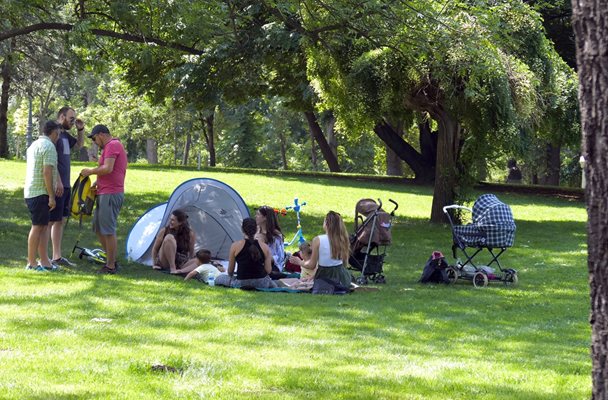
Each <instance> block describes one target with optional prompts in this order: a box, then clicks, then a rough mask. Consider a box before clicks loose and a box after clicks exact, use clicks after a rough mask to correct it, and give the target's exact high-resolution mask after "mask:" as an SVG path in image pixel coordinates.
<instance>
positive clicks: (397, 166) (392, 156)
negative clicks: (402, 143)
mask: <svg viewBox="0 0 608 400" xmlns="http://www.w3.org/2000/svg"><path fill="white" fill-rule="evenodd" d="M384 148H385V149H386V175H389V176H402V175H403V160H401V158H400V157H399V156H398V155H397V153H395V152H394V151H393V150H391V148H390V147H388V145H386V144H385V146H384Z"/></svg>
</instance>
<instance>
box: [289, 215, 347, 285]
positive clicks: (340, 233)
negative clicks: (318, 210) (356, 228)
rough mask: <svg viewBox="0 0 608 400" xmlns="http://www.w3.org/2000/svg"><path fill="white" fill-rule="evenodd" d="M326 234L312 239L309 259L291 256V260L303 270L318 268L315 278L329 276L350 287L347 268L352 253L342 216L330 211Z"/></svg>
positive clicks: (326, 223)
mask: <svg viewBox="0 0 608 400" xmlns="http://www.w3.org/2000/svg"><path fill="white" fill-rule="evenodd" d="M323 229H324V230H325V235H319V236H317V237H315V238H314V239H313V240H312V255H311V256H310V259H308V260H301V259H299V258H298V257H293V256H292V257H290V259H289V262H291V263H294V264H298V265H300V267H302V270H305V269H308V270H313V269H315V268H317V266H318V268H317V272H316V273H315V279H317V278H328V279H331V280H333V281H335V282H338V283H340V284H341V285H342V286H344V287H350V284H351V280H352V277H351V275H350V272H348V270H347V269H346V265H347V262H348V257H349V254H350V249H349V246H350V243H349V241H348V233H347V231H346V227H345V226H344V222H343V221H342V217H340V214H338V213H337V212H334V211H330V212H328V213H327V215H326V216H325V221H323Z"/></svg>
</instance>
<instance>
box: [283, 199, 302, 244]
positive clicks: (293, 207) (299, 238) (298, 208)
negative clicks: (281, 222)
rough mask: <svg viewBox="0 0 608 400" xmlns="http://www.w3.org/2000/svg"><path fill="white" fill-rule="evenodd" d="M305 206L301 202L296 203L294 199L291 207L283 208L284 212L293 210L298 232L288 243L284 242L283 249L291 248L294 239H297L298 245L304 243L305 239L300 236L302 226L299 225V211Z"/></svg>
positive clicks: (296, 200)
mask: <svg viewBox="0 0 608 400" xmlns="http://www.w3.org/2000/svg"><path fill="white" fill-rule="evenodd" d="M305 205H306V202H303V203H301V204H300V203H299V202H298V198H297V197H296V198H295V199H293V206H287V207H285V212H287V210H294V211H295V212H296V219H297V221H298V226H297V228H298V231H297V232H296V234H295V235H294V236H293V238H292V239H291V240H290V241H289V242H285V247H287V246H291V245H292V244H293V243H294V242H295V240H296V238H298V243H300V244H301V243H304V242H305V241H306V239H305V238H304V235H303V234H302V224H301V223H300V210H301V209H302V207H304V206H305ZM283 215H284V214H283Z"/></svg>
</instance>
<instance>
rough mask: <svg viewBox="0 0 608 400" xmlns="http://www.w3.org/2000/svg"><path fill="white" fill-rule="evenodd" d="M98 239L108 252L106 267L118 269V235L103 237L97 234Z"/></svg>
mask: <svg viewBox="0 0 608 400" xmlns="http://www.w3.org/2000/svg"><path fill="white" fill-rule="evenodd" d="M97 238H98V239H99V242H100V243H101V247H102V248H103V250H104V251H105V252H106V258H107V263H106V266H107V267H108V268H110V269H113V268H116V248H117V247H118V241H117V240H116V235H102V234H101V233H99V232H97Z"/></svg>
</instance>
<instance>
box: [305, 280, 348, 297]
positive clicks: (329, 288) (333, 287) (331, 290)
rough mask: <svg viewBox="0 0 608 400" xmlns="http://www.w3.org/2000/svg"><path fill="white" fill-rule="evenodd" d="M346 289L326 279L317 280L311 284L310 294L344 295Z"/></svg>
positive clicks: (346, 291)
mask: <svg viewBox="0 0 608 400" xmlns="http://www.w3.org/2000/svg"><path fill="white" fill-rule="evenodd" d="M346 293H348V289H347V288H345V287H344V286H342V285H341V284H340V283H339V282H336V281H334V280H331V279H327V278H317V279H315V281H314V283H313V284H312V294H346Z"/></svg>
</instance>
